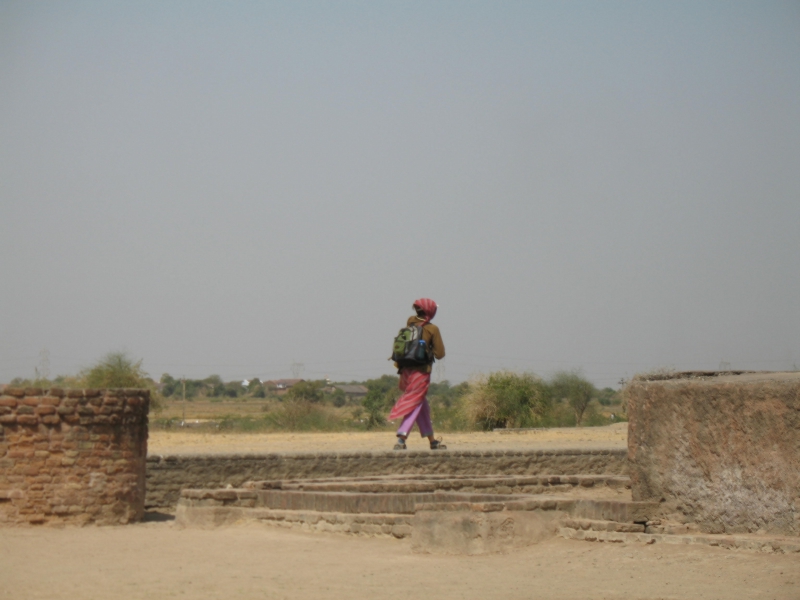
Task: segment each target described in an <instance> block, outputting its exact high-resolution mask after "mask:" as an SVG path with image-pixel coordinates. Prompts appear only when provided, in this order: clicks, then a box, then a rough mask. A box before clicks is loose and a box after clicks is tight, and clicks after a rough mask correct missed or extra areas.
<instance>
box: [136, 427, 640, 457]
mask: <svg viewBox="0 0 800 600" xmlns="http://www.w3.org/2000/svg"><path fill="white" fill-rule="evenodd" d="M627 426H628V424H627V423H617V424H616V425H610V426H608V427H565V428H553V429H539V430H529V431H519V432H512V433H506V432H503V433H500V432H487V433H483V432H468V433H443V434H438V433H437V434H436V435H437V437H442V438H443V440H444V442H445V444H447V446H448V448H450V449H451V450H501V449H520V448H553V449H556V448H626V447H627V443H628V429H627ZM394 442H395V437H394V434H393V433H392V432H390V431H380V432H360V431H359V432H356V431H354V432H343V433H253V434H246V433H202V432H195V431H192V430H191V429H187V430H179V431H175V430H170V431H164V430H157V431H151V432H150V438H149V440H148V452H149V454H151V455H152V454H198V453H224V452H239V453H247V452H354V451H359V452H364V451H382V450H391V448H392V446H393V445H394ZM408 447H409V449H410V450H424V449H425V448H427V447H428V441H427V440H425V439H423V438H420V437H419V435H418V434H417V433H416V430H415V432H412V434H411V436H410V437H409V440H408Z"/></svg>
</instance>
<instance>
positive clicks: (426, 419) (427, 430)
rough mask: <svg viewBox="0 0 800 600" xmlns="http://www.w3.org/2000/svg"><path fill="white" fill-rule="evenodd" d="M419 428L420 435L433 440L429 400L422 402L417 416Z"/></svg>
mask: <svg viewBox="0 0 800 600" xmlns="http://www.w3.org/2000/svg"><path fill="white" fill-rule="evenodd" d="M416 421H417V427H419V434H420V435H421V436H422V437H426V438H428V439H429V440H432V439H433V423H432V422H431V405H430V404H428V399H427V398H425V400H423V401H422V404H420V405H419V409H418V414H417V419H416Z"/></svg>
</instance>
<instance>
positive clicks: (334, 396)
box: [331, 388, 347, 408]
mask: <svg viewBox="0 0 800 600" xmlns="http://www.w3.org/2000/svg"><path fill="white" fill-rule="evenodd" d="M331 402H332V403H333V405H334V406H335V407H337V408H341V407H342V406H344V405H345V404H347V395H346V394H345V393H344V391H343V390H340V389H339V388H335V389H334V390H333V392H332V393H331Z"/></svg>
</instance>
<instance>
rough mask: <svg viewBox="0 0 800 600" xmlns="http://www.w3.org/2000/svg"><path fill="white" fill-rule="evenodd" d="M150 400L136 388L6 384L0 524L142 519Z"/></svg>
mask: <svg viewBox="0 0 800 600" xmlns="http://www.w3.org/2000/svg"><path fill="white" fill-rule="evenodd" d="M149 404H150V394H149V392H148V391H147V390H138V389H136V390H134V389H118V390H60V389H50V390H41V389H36V388H28V389H19V388H18V389H13V388H12V389H6V390H5V392H4V393H3V395H2V396H0V525H5V526H9V525H26V524H52V525H58V524H66V523H69V524H79V525H81V524H86V523H97V524H101V525H109V524H118V523H127V522H129V521H134V520H137V519H140V518H141V517H142V516H143V514H144V496H145V464H146V459H147V411H148V408H149Z"/></svg>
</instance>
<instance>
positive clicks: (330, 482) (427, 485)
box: [242, 475, 630, 494]
mask: <svg viewBox="0 0 800 600" xmlns="http://www.w3.org/2000/svg"><path fill="white" fill-rule="evenodd" d="M242 487H245V488H249V489H283V490H290V489H296V490H304V491H317V492H359V493H382V492H384V493H385V492H395V493H396V492H403V493H408V492H415V493H424V492H434V491H438V490H441V491H454V492H484V493H489V492H490V493H495V494H540V493H546V492H551V491H556V492H567V491H569V490H571V489H575V488H596V487H609V488H612V489H626V488H630V478H628V477H624V476H609V475H541V476H517V477H504V476H491V477H466V476H461V477H447V476H430V475H429V476H405V477H403V476H393V477H385V478H379V477H370V478H360V479H353V478H327V479H313V480H289V481H285V480H268V481H248V482H246V483H245V484H244V485H243V486H242Z"/></svg>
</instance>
